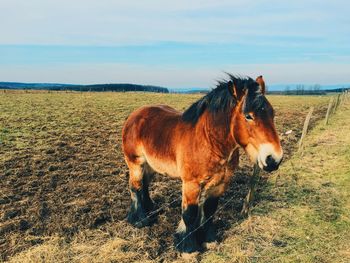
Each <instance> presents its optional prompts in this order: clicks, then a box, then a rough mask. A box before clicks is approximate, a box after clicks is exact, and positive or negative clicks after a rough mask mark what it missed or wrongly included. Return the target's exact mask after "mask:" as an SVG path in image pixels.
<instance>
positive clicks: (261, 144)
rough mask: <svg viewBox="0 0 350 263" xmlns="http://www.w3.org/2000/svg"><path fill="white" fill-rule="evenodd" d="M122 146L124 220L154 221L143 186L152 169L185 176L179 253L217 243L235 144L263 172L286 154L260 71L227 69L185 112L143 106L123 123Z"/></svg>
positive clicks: (236, 152) (234, 163)
mask: <svg viewBox="0 0 350 263" xmlns="http://www.w3.org/2000/svg"><path fill="white" fill-rule="evenodd" d="M122 146H123V147H122V148H123V153H124V157H125V161H126V163H127V165H128V167H129V190H130V194H131V200H132V201H131V207H130V210H129V213H128V216H127V221H128V222H129V223H131V224H132V225H134V226H136V227H138V228H140V227H144V226H149V225H152V224H153V223H154V221H155V218H154V216H152V211H153V209H154V204H153V202H152V199H151V198H150V195H149V191H148V187H149V184H150V182H151V180H152V177H153V175H154V174H155V173H159V174H163V175H168V176H171V177H176V178H180V179H181V180H182V217H181V221H180V224H179V227H178V229H177V231H176V233H175V244H177V246H176V248H177V249H178V250H179V251H180V252H184V253H192V252H196V251H200V249H201V248H202V246H205V245H206V244H210V243H211V242H215V240H216V233H215V232H216V231H215V228H214V226H213V222H212V221H213V220H212V218H213V215H214V213H215V211H216V209H217V207H218V200H219V197H220V196H222V195H223V194H224V192H225V190H226V189H227V187H228V185H229V182H230V179H231V178H232V176H233V174H234V170H235V168H236V167H237V166H238V163H239V148H243V149H244V151H245V152H246V153H247V155H248V156H249V158H250V160H251V161H252V162H253V163H255V164H257V165H258V166H259V167H260V168H261V169H263V170H265V171H267V172H272V171H274V170H277V169H278V167H279V165H280V163H281V161H282V157H283V150H282V148H281V144H280V140H279V136H278V134H277V132H276V128H275V124H274V110H273V107H272V105H271V104H270V103H269V101H268V100H267V98H266V97H265V82H264V80H263V77H262V76H259V77H257V78H256V80H253V79H252V78H250V77H245V78H241V77H236V76H234V75H232V74H228V79H226V80H221V81H218V84H217V86H216V88H214V89H212V90H211V91H210V92H209V93H208V94H206V95H205V96H204V97H202V98H201V99H199V100H198V101H196V102H195V103H194V104H192V105H191V106H190V107H189V108H188V109H187V110H185V111H184V112H183V113H181V112H179V111H177V110H175V109H173V108H171V107H169V106H167V105H156V106H144V107H141V108H139V109H137V110H135V111H134V112H132V113H131V114H130V116H129V117H128V118H127V120H126V122H125V124H124V126H123V130H122ZM200 199H201V200H202V202H200Z"/></svg>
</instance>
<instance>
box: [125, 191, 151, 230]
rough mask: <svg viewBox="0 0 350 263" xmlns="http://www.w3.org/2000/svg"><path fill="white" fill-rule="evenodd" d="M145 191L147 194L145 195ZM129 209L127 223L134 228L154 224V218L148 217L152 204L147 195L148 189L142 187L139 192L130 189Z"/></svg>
mask: <svg viewBox="0 0 350 263" xmlns="http://www.w3.org/2000/svg"><path fill="white" fill-rule="evenodd" d="M145 190H147V194H146V193H145ZM130 192H131V199H132V201H131V207H130V211H129V213H128V217H127V221H128V222H129V223H131V224H132V225H134V226H136V227H144V226H149V225H151V224H152V223H153V222H154V219H155V218H154V216H153V215H150V212H151V211H152V209H153V202H152V201H151V199H150V197H149V194H148V187H146V189H145V188H144V187H142V188H141V189H139V190H136V189H133V188H131V189H130Z"/></svg>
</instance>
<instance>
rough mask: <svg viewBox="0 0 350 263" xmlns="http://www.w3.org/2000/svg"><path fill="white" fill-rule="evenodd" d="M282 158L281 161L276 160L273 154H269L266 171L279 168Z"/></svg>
mask: <svg viewBox="0 0 350 263" xmlns="http://www.w3.org/2000/svg"><path fill="white" fill-rule="evenodd" d="M282 159H283V158H282ZM282 159H281V160H279V161H276V160H275V159H274V158H273V157H272V156H271V155H269V156H267V157H266V166H264V167H263V169H264V171H266V172H272V171H275V170H277V169H278V167H279V166H280V163H281V162H282Z"/></svg>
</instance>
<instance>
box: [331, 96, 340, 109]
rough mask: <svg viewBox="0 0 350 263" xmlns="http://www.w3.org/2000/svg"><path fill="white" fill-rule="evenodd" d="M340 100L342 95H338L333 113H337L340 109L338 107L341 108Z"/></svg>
mask: <svg viewBox="0 0 350 263" xmlns="http://www.w3.org/2000/svg"><path fill="white" fill-rule="evenodd" d="M339 100H340V94H338V95H337V99H336V101H335V104H334V107H333V112H332V113H335V112H336V111H337V109H338V106H339Z"/></svg>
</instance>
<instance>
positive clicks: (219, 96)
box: [182, 74, 263, 124]
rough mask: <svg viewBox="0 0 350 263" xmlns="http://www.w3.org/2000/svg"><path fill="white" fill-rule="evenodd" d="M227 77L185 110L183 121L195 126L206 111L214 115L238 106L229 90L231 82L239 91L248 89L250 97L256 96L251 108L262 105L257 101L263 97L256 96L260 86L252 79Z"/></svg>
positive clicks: (251, 102) (229, 75)
mask: <svg viewBox="0 0 350 263" xmlns="http://www.w3.org/2000/svg"><path fill="white" fill-rule="evenodd" d="M227 75H228V77H229V79H228V80H220V81H218V83H217V85H216V88H214V89H212V90H211V91H210V92H209V93H208V94H207V95H205V96H204V97H202V98H201V99H199V100H198V101H196V102H195V103H193V104H192V105H191V106H190V107H189V108H188V109H187V110H185V112H184V113H183V114H182V120H183V121H185V122H190V123H192V124H195V123H196V122H197V121H198V119H199V117H200V116H201V115H202V114H203V112H204V111H205V110H208V111H209V112H210V113H213V114H215V113H217V112H228V111H231V110H232V109H233V108H234V107H235V106H236V105H237V100H236V98H235V97H234V96H233V95H232V93H231V92H232V91H230V90H229V88H228V85H229V82H230V81H232V82H233V83H234V85H236V87H237V89H240V90H243V89H245V88H246V89H248V97H250V98H253V96H254V99H253V100H249V101H250V103H249V104H252V105H251V106H253V105H254V106H255V105H257V104H259V105H260V104H261V103H258V101H256V99H257V97H263V96H256V94H257V93H258V91H259V88H258V84H257V83H256V82H255V81H254V80H253V79H252V78H249V77H248V78H240V77H236V76H234V75H231V74H227ZM255 97H256V98H255ZM259 101H260V99H259ZM249 106H250V105H246V106H245V108H247V107H249ZM254 108H255V107H254Z"/></svg>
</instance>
